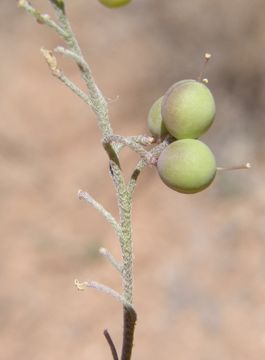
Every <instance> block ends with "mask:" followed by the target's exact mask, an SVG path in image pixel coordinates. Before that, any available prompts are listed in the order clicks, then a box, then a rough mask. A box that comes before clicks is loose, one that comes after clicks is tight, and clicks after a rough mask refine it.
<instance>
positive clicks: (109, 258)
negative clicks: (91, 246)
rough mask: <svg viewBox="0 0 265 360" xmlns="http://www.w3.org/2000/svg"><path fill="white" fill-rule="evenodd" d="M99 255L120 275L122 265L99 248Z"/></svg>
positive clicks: (105, 250)
mask: <svg viewBox="0 0 265 360" xmlns="http://www.w3.org/2000/svg"><path fill="white" fill-rule="evenodd" d="M99 253H100V254H101V255H102V256H104V257H105V258H106V259H107V260H108V261H109V262H110V263H111V265H112V266H113V267H114V268H115V269H116V270H117V271H118V272H119V273H120V274H121V273H122V265H121V264H119V263H118V261H117V260H116V259H115V257H114V256H113V255H112V254H111V253H110V252H109V251H108V250H107V249H105V248H100V249H99Z"/></svg>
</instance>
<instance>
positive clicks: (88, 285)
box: [75, 279, 130, 307]
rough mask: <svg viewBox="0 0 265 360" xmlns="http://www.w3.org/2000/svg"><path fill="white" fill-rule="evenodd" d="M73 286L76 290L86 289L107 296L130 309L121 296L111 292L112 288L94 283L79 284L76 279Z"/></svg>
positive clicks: (113, 291)
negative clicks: (94, 290)
mask: <svg viewBox="0 0 265 360" xmlns="http://www.w3.org/2000/svg"><path fill="white" fill-rule="evenodd" d="M75 286H76V287H77V289H78V290H85V289H86V288H92V289H96V290H98V291H100V292H103V293H105V294H107V295H110V296H112V297H113V298H114V299H116V300H117V301H118V302H119V303H121V304H122V305H123V306H125V307H130V304H129V303H128V302H127V301H126V299H125V298H124V297H123V296H122V295H121V294H119V293H118V292H117V291H115V290H113V289H112V288H110V287H108V286H106V285H103V284H100V283H98V282H96V281H84V282H79V280H77V279H76V280H75Z"/></svg>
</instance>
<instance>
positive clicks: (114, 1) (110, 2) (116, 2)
mask: <svg viewBox="0 0 265 360" xmlns="http://www.w3.org/2000/svg"><path fill="white" fill-rule="evenodd" d="M99 2H101V4H103V5H105V6H107V7H109V8H115V7H120V6H123V5H127V4H129V2H131V0H99Z"/></svg>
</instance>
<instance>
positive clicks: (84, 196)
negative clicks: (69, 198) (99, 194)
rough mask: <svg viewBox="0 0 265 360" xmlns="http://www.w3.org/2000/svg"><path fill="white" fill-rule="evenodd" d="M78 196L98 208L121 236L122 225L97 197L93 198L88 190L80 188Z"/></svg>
mask: <svg viewBox="0 0 265 360" xmlns="http://www.w3.org/2000/svg"><path fill="white" fill-rule="evenodd" d="M78 197H79V199H80V200H84V201H85V202H87V203H88V204H90V205H92V206H93V207H94V208H95V209H97V210H98V211H99V212H100V213H101V215H103V216H104V218H105V219H106V220H107V221H108V222H109V223H110V224H111V225H112V227H113V229H114V230H115V232H116V234H117V235H118V237H120V236H121V228H120V225H119V224H118V223H117V221H116V220H115V219H114V217H113V216H112V215H111V213H110V212H108V211H107V210H106V209H105V208H104V207H103V206H102V205H101V204H99V203H98V202H97V201H96V200H95V199H93V198H92V196H91V195H90V194H88V193H87V192H86V191H82V190H79V191H78Z"/></svg>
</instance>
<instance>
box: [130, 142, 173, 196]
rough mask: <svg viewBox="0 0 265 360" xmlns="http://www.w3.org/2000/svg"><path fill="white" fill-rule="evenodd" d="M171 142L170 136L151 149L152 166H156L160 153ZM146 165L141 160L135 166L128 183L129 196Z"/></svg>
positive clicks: (144, 161)
mask: <svg viewBox="0 0 265 360" xmlns="http://www.w3.org/2000/svg"><path fill="white" fill-rule="evenodd" d="M172 141H173V138H172V137H171V136H167V137H166V138H165V139H164V141H163V142H162V143H160V144H158V145H156V146H155V147H154V148H153V149H151V150H150V151H149V153H150V159H151V164H152V165H156V161H157V158H158V157H159V155H160V154H161V152H162V151H163V150H164V149H165V148H166V147H167V146H168V144H169V143H170V142H172ZM146 165H148V162H147V161H146V160H145V159H141V160H140V161H139V162H138V164H137V165H136V167H135V169H134V171H133V173H132V175H131V178H130V180H129V182H128V192H129V194H131V196H132V194H133V191H134V189H135V186H136V182H137V179H138V177H139V175H140V173H141V172H142V170H143V169H144V168H145V167H146Z"/></svg>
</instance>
